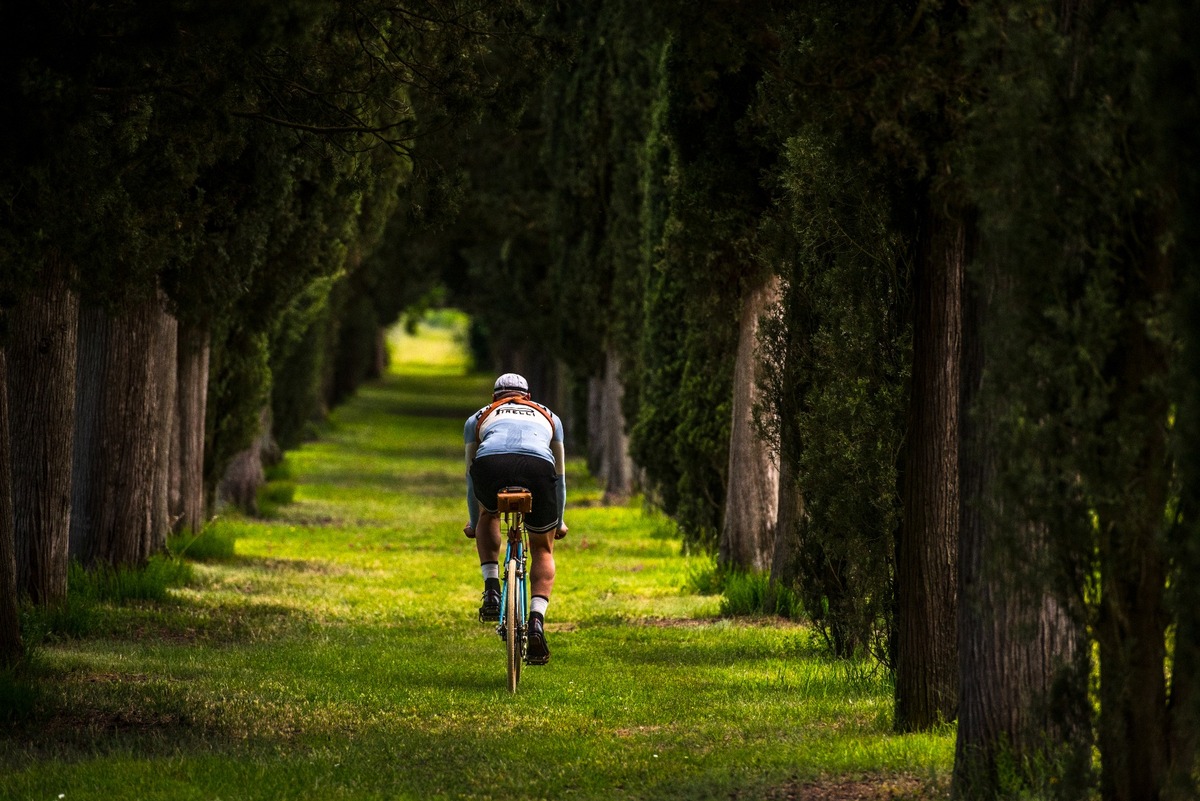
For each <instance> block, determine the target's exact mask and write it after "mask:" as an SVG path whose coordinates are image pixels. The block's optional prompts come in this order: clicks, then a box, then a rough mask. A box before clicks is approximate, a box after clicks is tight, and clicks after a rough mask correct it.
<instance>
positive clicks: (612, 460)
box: [588, 349, 633, 504]
mask: <svg viewBox="0 0 1200 801" xmlns="http://www.w3.org/2000/svg"><path fill="white" fill-rule="evenodd" d="M623 394H624V389H623V387H622V385H621V361H620V358H619V357H618V356H617V353H616V351H614V350H611V349H610V350H609V351H608V352H607V354H606V355H605V361H604V373H603V374H602V375H600V376H599V377H596V378H592V379H591V380H589V381H588V461H589V463H590V466H591V469H592V471H593V474H594V475H595V476H596V478H597V479H599V480H600V482H601V483H602V484H604V503H606V504H613V503H624V502H625V501H626V500H628V498H629V496H630V494H631V493H632V492H633V460H632V459H630V457H629V434H628V433H627V432H626V429H625V414H624V411H623V409H622V405H621V397H622V395H623Z"/></svg>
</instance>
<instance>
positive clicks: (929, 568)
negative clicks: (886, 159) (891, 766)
mask: <svg viewBox="0 0 1200 801" xmlns="http://www.w3.org/2000/svg"><path fill="white" fill-rule="evenodd" d="M922 216H923V220H922V226H921V230H920V231H919V233H918V253H917V260H916V264H917V267H916V274H915V280H914V315H913V366H912V389H911V396H910V401H909V418H908V436H907V438H906V441H905V457H904V479H903V483H904V487H903V520H902V523H901V527H900V532H899V534H898V536H897V542H896V717H895V724H896V729H897V730H898V731H923V730H926V729H930V728H932V727H934V726H936V725H938V724H939V723H943V722H949V721H952V720H954V718H955V715H956V713H957V707H958V661H957V654H956V652H955V632H956V631H957V628H956V627H957V622H958V611H957V604H958V581H957V559H958V542H957V538H958V523H959V521H958V505H959V504H958V389H959V387H958V383H959V364H960V358H961V353H960V351H961V328H962V279H963V269H964V266H965V264H966V262H967V260H968V258H969V253H968V236H969V234H968V230H967V228H968V223H967V222H965V221H963V220H955V219H951V218H949V217H948V216H943V215H939V214H938V213H937V212H936V211H935V209H934V207H933V203H929V204H928V205H927V208H926V209H925V213H924V214H923V215H922Z"/></svg>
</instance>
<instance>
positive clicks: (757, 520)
mask: <svg viewBox="0 0 1200 801" xmlns="http://www.w3.org/2000/svg"><path fill="white" fill-rule="evenodd" d="M779 291H780V286H779V278H778V276H772V277H771V279H770V280H768V281H767V282H766V283H764V284H763V285H761V286H758V287H755V288H754V289H753V290H751V291H750V292H748V293H747V294H746V297H745V298H744V299H743V301H742V313H741V317H740V318H739V331H738V346H737V359H736V361H735V363H734V371H733V411H732V425H731V426H730V435H729V473H728V478H727V483H726V494H725V519H724V521H723V523H722V526H721V539H720V542H719V544H718V550H717V563H718V564H719V565H721V566H723V567H732V568H736V569H739V570H747V571H762V570H768V569H769V568H770V566H771V556H772V550H773V546H774V536H775V524H776V519H777V516H778V505H779V456H778V453H777V451H776V449H774V448H771V447H769V446H768V445H767V443H764V442H763V441H762V440H761V439H760V438H759V436H758V431H757V429H756V428H755V425H754V409H755V406H756V404H757V403H758V398H759V391H758V383H757V380H756V374H757V369H756V368H757V364H758V353H757V345H758V321H759V318H760V317H761V316H762V314H763V313H764V312H765V311H766V310H767V309H768V308H770V307H771V306H773V305H774V304H775V303H777V302H778V301H779Z"/></svg>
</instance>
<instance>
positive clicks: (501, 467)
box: [471, 453, 559, 534]
mask: <svg viewBox="0 0 1200 801" xmlns="http://www.w3.org/2000/svg"><path fill="white" fill-rule="evenodd" d="M471 483H472V484H473V485H474V487H475V499H476V500H477V501H479V503H480V504H482V505H483V508H484V509H487V510H488V511H489V512H491V513H492V514H495V513H496V494H497V493H498V492H500V490H502V489H504V488H505V487H524V488H525V489H527V490H529V491H530V492H531V493H533V511H531V512H530V513H529V514H527V515H525V527H526V528H528V529H529V530H530V531H532V532H535V533H539V534H540V533H542V532H546V531H551V530H553V529H557V528H558V523H559V520H558V501H557V500H556V498H555V495H554V463H553V462H550V461H547V460H546V459H542V458H540V457H537V456H527V455H525V454H523V453H497V454H493V455H492V456H482V457H480V458H478V459H476V460H475V461H474V462H472V463H471Z"/></svg>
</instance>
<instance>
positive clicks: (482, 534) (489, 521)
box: [475, 506, 500, 565]
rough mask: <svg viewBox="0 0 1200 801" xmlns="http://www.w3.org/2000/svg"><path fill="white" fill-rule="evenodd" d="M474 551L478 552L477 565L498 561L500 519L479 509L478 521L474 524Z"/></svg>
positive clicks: (481, 508)
mask: <svg viewBox="0 0 1200 801" xmlns="http://www.w3.org/2000/svg"><path fill="white" fill-rule="evenodd" d="M475 550H476V551H478V552H479V564H481V565H482V564H484V563H485V562H498V561H499V560H500V517H499V516H498V515H494V514H491V513H490V512H488V510H487V509H484V508H483V507H482V506H480V507H479V520H478V521H477V522H476V523H475Z"/></svg>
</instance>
